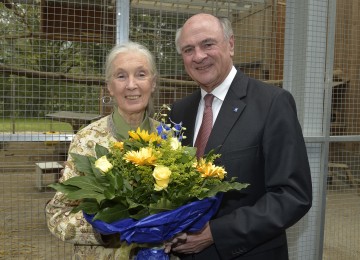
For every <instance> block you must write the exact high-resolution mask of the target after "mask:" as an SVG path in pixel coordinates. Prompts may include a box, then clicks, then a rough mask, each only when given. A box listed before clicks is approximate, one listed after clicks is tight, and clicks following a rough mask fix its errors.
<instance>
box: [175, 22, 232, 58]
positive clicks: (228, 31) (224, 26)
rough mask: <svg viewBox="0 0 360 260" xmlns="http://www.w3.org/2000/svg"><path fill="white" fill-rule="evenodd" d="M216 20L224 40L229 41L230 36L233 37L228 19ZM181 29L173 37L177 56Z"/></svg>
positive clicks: (179, 51) (179, 50)
mask: <svg viewBox="0 0 360 260" xmlns="http://www.w3.org/2000/svg"><path fill="white" fill-rule="evenodd" d="M216 18H217V19H218V20H219V23H220V25H221V27H222V29H223V32H224V38H225V40H230V38H231V36H233V35H234V32H233V29H232V25H231V22H230V20H229V19H228V18H226V17H216ZM182 28H183V27H180V28H179V29H177V31H176V35H175V46H176V51H177V52H178V53H179V54H181V49H180V43H179V39H180V37H181V33H182Z"/></svg>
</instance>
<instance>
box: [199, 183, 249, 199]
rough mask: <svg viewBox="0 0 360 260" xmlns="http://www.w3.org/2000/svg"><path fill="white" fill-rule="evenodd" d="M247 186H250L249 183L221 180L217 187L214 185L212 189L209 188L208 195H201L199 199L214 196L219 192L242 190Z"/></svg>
mask: <svg viewBox="0 0 360 260" xmlns="http://www.w3.org/2000/svg"><path fill="white" fill-rule="evenodd" d="M247 186H249V184H245V183H239V182H221V183H220V184H218V185H217V186H216V187H212V188H211V189H209V190H208V192H207V193H206V196H204V197H201V198H199V199H203V198H205V197H213V196H215V195H216V194H217V193H218V192H227V191H230V190H242V189H244V188H246V187H247Z"/></svg>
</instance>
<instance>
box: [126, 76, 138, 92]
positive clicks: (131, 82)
mask: <svg viewBox="0 0 360 260" xmlns="http://www.w3.org/2000/svg"><path fill="white" fill-rule="evenodd" d="M136 87H137V84H136V79H135V78H134V77H129V80H128V82H127V84H126V88H127V89H129V90H132V89H135V88H136Z"/></svg>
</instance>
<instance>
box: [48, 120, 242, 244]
mask: <svg viewBox="0 0 360 260" xmlns="http://www.w3.org/2000/svg"><path fill="white" fill-rule="evenodd" d="M182 130H183V127H182V125H181V124H172V125H167V124H165V123H164V122H161V123H160V124H159V126H158V128H157V132H156V133H149V132H147V131H144V130H141V129H139V128H138V129H137V130H136V131H129V138H128V139H126V140H123V141H122V142H114V143H112V144H111V145H110V147H109V149H107V148H105V147H103V146H101V145H99V144H97V145H96V147H95V151H96V157H91V156H84V155H79V154H74V153H72V154H71V156H72V158H73V159H74V163H75V167H76V168H77V170H78V171H79V172H81V173H82V175H80V176H76V177H72V178H70V179H68V180H66V181H64V182H62V183H55V184H51V185H50V186H51V187H52V188H54V189H56V190H57V191H60V192H62V193H64V194H65V196H66V197H67V198H68V199H69V200H74V201H75V200H78V201H79V204H78V206H77V207H75V208H74V209H73V211H72V212H78V211H83V213H84V216H85V218H86V219H87V221H88V222H89V223H91V224H92V225H93V227H94V228H95V229H96V230H97V231H99V232H100V233H102V234H105V235H107V234H114V233H119V234H120V239H121V240H122V241H126V242H127V243H128V244H131V243H136V244H145V243H147V244H161V243H162V242H163V241H166V240H168V239H171V238H172V237H173V236H175V235H176V234H177V233H179V232H183V231H193V232H194V231H199V230H201V228H203V226H204V225H205V223H206V222H207V221H208V220H209V219H210V218H211V217H212V216H213V215H214V214H215V213H216V211H217V208H218V206H219V204H220V199H221V195H220V194H221V193H222V192H226V191H229V190H241V189H243V188H245V187H246V186H247V184H242V183H238V182H236V181H235V179H230V180H226V181H225V180H224V178H225V176H226V171H225V169H224V168H223V167H221V166H216V165H214V160H215V159H216V158H218V157H219V156H220V155H218V154H214V153H209V154H208V155H207V156H205V157H204V158H199V159H198V158H197V157H196V155H195V154H196V148H194V147H188V146H182V145H181V142H180V141H181V139H182V138H184V136H183V134H182Z"/></svg>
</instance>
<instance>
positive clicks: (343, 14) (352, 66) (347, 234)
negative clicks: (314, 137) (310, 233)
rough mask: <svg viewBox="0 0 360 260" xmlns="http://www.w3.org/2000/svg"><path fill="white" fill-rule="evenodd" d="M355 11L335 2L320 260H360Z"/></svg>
mask: <svg viewBox="0 0 360 260" xmlns="http://www.w3.org/2000/svg"><path fill="white" fill-rule="evenodd" d="M359 10H360V5H359V3H358V1H344V0H338V1H337V2H336V26H335V37H334V65H333V67H334V71H333V81H334V82H333V85H332V93H331V117H330V135H331V136H333V137H332V138H330V140H331V141H330V144H329V157H328V165H327V166H328V175H327V179H326V181H327V194H326V214H325V238H324V259H351V260H355V259H359V258H360V232H359V231H360V218H359V216H360V200H359V198H360V197H359V196H360V181H359V180H360V178H359V177H360V172H359V169H360V167H359V166H360V150H359V147H360V146H359V145H360V142H359V141H360V140H359V133H360V124H359V119H360V116H359V112H360V110H359V104H360V102H359V98H360V92H359V91H360V85H359V84H360V82H359V67H360V52H359V45H360V37H359V34H358V33H357V31H358V26H359V23H360V19H359V15H358V12H359Z"/></svg>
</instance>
